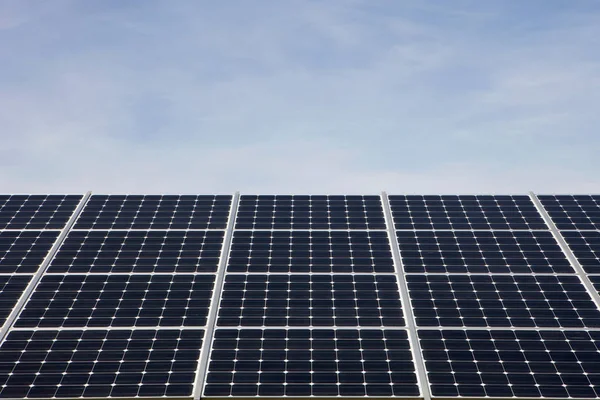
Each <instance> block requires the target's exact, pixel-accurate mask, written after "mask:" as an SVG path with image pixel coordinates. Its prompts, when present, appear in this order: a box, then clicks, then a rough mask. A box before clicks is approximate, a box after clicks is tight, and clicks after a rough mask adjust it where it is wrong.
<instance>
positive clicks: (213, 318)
mask: <svg viewBox="0 0 600 400" xmlns="http://www.w3.org/2000/svg"><path fill="white" fill-rule="evenodd" d="M239 203H240V193H239V192H236V193H235V194H234V195H233V198H232V199H231V209H230V210H229V219H228V221H227V229H226V231H225V237H224V238H223V247H222V248H221V259H220V260H219V268H218V269H217V277H216V279H215V284H214V289H213V296H212V299H211V302H210V310H209V315H208V319H207V323H206V327H207V328H206V331H205V334H204V340H203V342H202V344H203V345H202V351H201V352H200V360H199V362H198V370H197V371H196V380H195V382H194V391H193V393H192V395H193V397H194V399H195V400H200V398H201V396H202V393H203V391H204V385H205V380H206V375H207V373H208V360H209V357H210V352H211V349H212V342H213V338H214V334H215V330H216V323H217V316H218V312H219V303H220V302H221V297H222V291H223V284H224V282H225V273H226V270H227V261H228V259H229V252H230V251H231V243H232V239H233V231H234V227H235V220H236V217H237V210H238V206H239Z"/></svg>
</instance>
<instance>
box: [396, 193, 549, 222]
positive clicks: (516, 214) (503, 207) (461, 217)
mask: <svg viewBox="0 0 600 400" xmlns="http://www.w3.org/2000/svg"><path fill="white" fill-rule="evenodd" d="M389 199H390V206H391V209H392V215H393V218H394V224H395V226H396V229H410V230H419V229H425V230H427V229H468V230H471V229H526V230H529V229H548V226H547V225H546V224H545V222H544V220H543V218H542V216H541V215H540V214H539V212H538V211H537V209H536V208H535V205H534V204H533V202H532V201H531V199H530V198H529V197H528V196H389Z"/></svg>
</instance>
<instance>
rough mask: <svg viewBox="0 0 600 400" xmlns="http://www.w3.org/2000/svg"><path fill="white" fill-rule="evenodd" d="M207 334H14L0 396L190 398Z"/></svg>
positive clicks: (5, 351) (2, 363)
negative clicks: (203, 340) (203, 341)
mask: <svg viewBox="0 0 600 400" xmlns="http://www.w3.org/2000/svg"><path fill="white" fill-rule="evenodd" d="M203 335H204V331H202V330H199V329H188V330H176V329H161V330H155V329H145V330H141V329H140V330H129V329H120V330H63V331H60V330H41V331H32V330H13V331H12V332H11V333H10V334H9V335H8V338H7V339H6V341H5V342H4V343H3V344H2V346H1V347H0V397H9V398H25V397H28V398H37V397H44V398H52V397H80V396H83V397H134V396H174V397H178V396H179V397H181V396H189V395H191V394H192V389H193V383H194V380H195V375H196V368H197V365H198V357H199V355H200V350H199V349H200V347H201V345H202V338H203Z"/></svg>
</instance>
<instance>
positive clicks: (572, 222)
mask: <svg viewBox="0 0 600 400" xmlns="http://www.w3.org/2000/svg"><path fill="white" fill-rule="evenodd" d="M538 198H539V199H540V201H541V202H542V204H543V205H544V208H545V209H546V211H547V212H548V214H549V215H550V217H551V218H552V221H553V222H554V224H555V225H556V227H557V228H558V229H600V195H595V196H594V195H576V196H572V195H560V196H538Z"/></svg>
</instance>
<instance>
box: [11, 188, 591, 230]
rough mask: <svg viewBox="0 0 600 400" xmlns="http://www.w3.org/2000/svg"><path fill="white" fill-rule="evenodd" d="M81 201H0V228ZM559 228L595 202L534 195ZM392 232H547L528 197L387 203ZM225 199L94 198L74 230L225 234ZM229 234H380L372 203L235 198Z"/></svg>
mask: <svg viewBox="0 0 600 400" xmlns="http://www.w3.org/2000/svg"><path fill="white" fill-rule="evenodd" d="M81 197H82V196H78V195H69V196H60V195H49V196H9V195H5V196H0V229H61V228H63V227H64V226H65V224H66V222H67V220H68V219H69V217H70V215H71V213H72V212H73V210H74V209H75V208H76V206H77V205H78V203H79V201H80V200H81ZM538 197H539V199H540V201H541V202H542V204H543V205H544V207H545V209H546V210H547V211H548V213H549V214H550V216H551V218H552V219H553V221H554V223H555V224H556V225H557V227H558V228H559V229H566V230H568V229H590V230H595V229H600V196H538ZM389 199H390V205H391V209H392V213H393V217H394V222H395V225H396V229H408V230H415V229H417V230H418V229H466V230H471V229H514V230H519V229H523V230H528V229H542V230H545V229H547V226H546V224H545V223H544V220H543V218H542V217H541V215H540V214H539V212H538V211H537V209H536V207H535V205H534V204H533V202H532V201H531V199H530V198H529V197H528V196H390V197H389ZM231 200H232V197H231V196H105V195H94V196H92V197H91V198H90V200H89V201H88V202H87V204H86V207H85V209H84V211H83V213H82V215H81V217H80V218H79V219H78V221H77V224H76V226H75V228H76V229H150V228H153V229H225V226H226V223H227V217H228V214H229V208H230V205H231ZM236 228H237V229H385V221H384V216H383V211H382V207H381V200H380V197H379V196H242V197H241V200H240V205H239V210H238V215H237V218H236Z"/></svg>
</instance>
